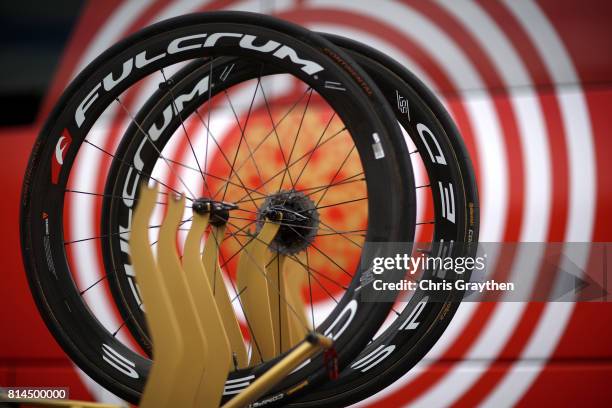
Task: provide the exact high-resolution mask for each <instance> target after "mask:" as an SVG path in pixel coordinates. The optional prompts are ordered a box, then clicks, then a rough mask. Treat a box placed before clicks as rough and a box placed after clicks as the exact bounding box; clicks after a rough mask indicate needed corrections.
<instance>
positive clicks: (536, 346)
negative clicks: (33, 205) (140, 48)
mask: <svg viewBox="0 0 612 408" xmlns="http://www.w3.org/2000/svg"><path fill="white" fill-rule="evenodd" d="M217 9H235V10H250V11H259V12H266V13H271V14H274V15H276V16H278V17H281V18H284V19H288V20H291V21H294V22H296V23H299V24H302V25H305V26H307V27H309V28H313V29H316V30H321V31H326V32H334V33H338V34H341V35H345V36H348V37H352V38H355V39H358V40H360V41H362V42H365V43H367V44H369V45H371V46H374V47H376V48H377V49H379V50H382V51H383V52H385V53H387V54H389V55H391V56H392V57H394V58H396V59H398V60H399V61H400V62H402V63H404V64H405V65H406V66H408V67H409V68H410V69H411V70H412V71H413V72H415V73H416V74H417V75H418V76H419V77H420V78H421V79H422V80H423V81H425V82H426V83H427V84H428V85H429V86H430V87H431V88H432V89H433V90H434V91H435V92H436V93H437V94H438V95H439V96H440V98H441V99H442V100H443V101H444V103H445V105H446V106H447V108H448V110H449V111H450V113H451V115H452V116H453V118H454V119H455V121H456V123H457V124H458V126H459V128H460V130H461V133H462V134H463V136H464V139H465V142H466V144H467V146H468V150H469V152H470V155H471V157H472V159H473V161H474V165H475V168H476V172H477V179H478V185H479V189H480V198H481V207H482V224H481V235H480V239H481V241H486V242H491V241H500V242H501V241H505V242H513V241H533V242H546V241H551V242H563V241H567V242H588V241H602V242H610V241H612V217H611V216H610V210H612V176H610V174H611V173H612V160H610V156H612V136H611V135H612V121H611V120H610V114H609V112H610V110H611V109H612V48H611V47H609V44H607V39H609V38H612V28H608V27H607V25H608V21H609V19H610V17H612V4H609V5H607V4H603V3H601V4H599V2H588V1H581V2H579V1H554V0H545V1H539V2H532V1H506V2H497V1H495V2H493V1H484V0H483V1H477V2H467V1H451V0H448V1H442V2H426V1H410V2H390V1H389V2H387V1H365V0H362V1H348V0H336V1H293V0H275V1H266V0H252V1H231V0H228V1H198V0H189V1H167V0H160V1H126V2H120V1H118V0H112V1H92V2H91V3H90V4H89V5H88V6H87V7H85V9H84V11H83V14H82V16H81V19H80V22H79V23H78V24H77V27H76V29H75V31H74V33H73V36H72V39H71V41H70V43H69V45H68V47H67V48H66V51H65V55H64V57H63V60H62V62H61V64H60V67H59V70H58V72H57V75H56V78H55V81H54V84H53V86H52V88H51V90H50V93H49V95H48V97H47V101H46V103H45V106H44V107H43V109H42V114H41V120H42V119H44V116H45V114H46V113H47V112H48V111H49V109H50V107H51V106H52V105H53V103H54V102H55V101H56V99H57V97H58V95H59V93H60V92H61V90H62V89H63V88H64V87H65V86H66V84H67V82H68V81H69V80H70V79H71V78H72V77H73V76H74V75H75V74H76V73H77V72H78V71H79V70H80V69H82V68H83V66H84V65H85V64H86V63H87V62H89V61H90V60H91V59H93V58H94V57H95V56H97V55H98V54H99V53H100V52H102V51H103V50H104V49H106V48H107V47H108V46H110V45H112V44H113V43H114V42H116V41H118V40H119V39H121V38H123V37H124V36H126V35H128V34H130V33H131V32H134V31H136V30H138V29H139V28H141V27H143V26H146V25H148V24H151V23H153V22H155V21H159V20H162V19H165V18H168V17H172V16H176V15H180V14H184V13H189V12H195V11H205V10H217ZM40 123H41V121H39V123H38V125H37V126H33V127H27V128H14V129H2V130H0V151H1V152H2V153H3V159H2V160H1V161H0V177H1V178H2V186H3V191H4V192H5V197H3V199H2V200H0V206H1V211H0V213H1V214H2V215H1V217H2V234H0V248H2V250H1V251H2V252H1V254H2V283H1V284H0V287H1V291H0V313H1V314H2V318H1V319H0V321H1V322H3V324H2V325H3V327H2V329H1V330H2V335H1V336H0V385H6V386H17V385H19V386H37V385H41V386H42V385H45V386H51V385H56V386H66V385H68V386H70V388H71V396H72V397H74V398H80V399H98V400H104V401H110V400H112V396H110V395H109V394H108V393H106V392H105V391H104V390H103V389H101V388H100V387H99V386H97V384H95V383H93V382H92V381H91V380H89V379H88V378H87V377H86V376H85V375H84V374H83V373H82V372H80V371H79V370H78V369H76V368H75V367H74V366H73V364H72V363H71V362H70V360H69V359H68V358H67V357H66V356H65V354H64V353H63V352H62V351H61V349H60V348H59V347H58V346H57V344H56V343H55V341H54V340H53V339H52V338H51V336H50V335H49V334H48V333H47V330H46V328H45V326H44V324H43V323H42V320H41V319H40V318H39V317H38V314H37V311H36V308H35V306H34V304H33V301H32V300H31V299H30V294H29V290H28V289H27V284H26V280H25V276H24V272H23V267H22V265H21V258H20V249H19V240H18V229H19V228H18V208H19V207H18V194H19V191H20V188H21V177H22V175H23V172H24V169H25V165H26V162H27V158H28V155H29V151H30V149H31V147H32V143H33V140H34V138H35V136H36V133H37V131H38V126H40ZM582 262H583V264H585V265H586V263H587V262H588V253H585V254H584V257H583V259H582ZM521 264H522V262H521V259H520V254H519V255H517V259H516V261H515V262H514V265H515V267H516V268H517V269H518V268H521ZM524 273H525V272H524V271H522V275H521V276H524ZM611 345H612V304H610V303H483V304H477V303H469V304H464V305H462V306H461V308H460V310H459V312H458V314H457V316H456V317H455V318H454V320H453V322H452V323H451V325H450V327H449V328H448V330H447V331H446V333H445V334H444V336H443V337H442V339H441V340H440V341H439V342H438V344H437V345H436V346H435V347H434V349H432V350H431V352H430V353H429V354H428V355H427V357H426V358H425V359H424V360H423V361H422V362H421V363H420V364H419V365H418V366H417V367H416V368H415V369H413V370H412V371H411V372H410V373H408V374H406V375H405V376H404V377H403V378H402V379H401V380H399V381H398V382H396V383H395V384H394V385H392V386H390V387H389V388H387V389H386V390H384V391H382V392H380V393H379V394H377V395H375V396H373V397H371V398H370V399H368V400H367V401H364V402H362V403H361V404H359V406H363V407H366V406H367V407H370V406H371V407H396V406H404V405H409V404H412V405H420V406H447V405H451V404H454V405H461V406H472V405H476V404H482V405H488V406H508V405H513V404H522V405H536V404H538V405H539V404H550V405H554V406H559V405H568V406H569V405H576V404H584V405H587V406H589V405H600V406H610V405H612V391H611V390H610V384H611V383H612V346H611Z"/></svg>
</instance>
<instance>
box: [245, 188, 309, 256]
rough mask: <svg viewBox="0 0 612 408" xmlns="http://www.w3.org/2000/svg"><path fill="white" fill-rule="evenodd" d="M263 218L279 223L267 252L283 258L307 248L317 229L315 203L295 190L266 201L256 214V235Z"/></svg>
mask: <svg viewBox="0 0 612 408" xmlns="http://www.w3.org/2000/svg"><path fill="white" fill-rule="evenodd" d="M266 218H268V219H270V220H272V221H279V222H280V223H281V226H280V228H279V230H278V233H277V234H276V237H275V238H274V240H273V241H272V243H271V244H270V249H272V250H273V251H276V252H279V253H282V254H286V255H294V254H297V253H299V252H301V251H304V250H305V249H306V248H308V246H309V245H310V244H311V243H312V242H313V241H314V238H315V236H316V235H317V230H318V228H319V213H318V211H317V209H316V208H315V203H314V202H313V201H312V200H311V199H310V198H308V196H306V195H305V194H304V193H302V192H300V191H295V190H288V191H279V192H278V193H275V194H272V195H270V196H268V197H267V198H266V199H265V201H264V203H263V204H262V205H261V207H260V208H259V211H258V214H257V232H259V231H260V230H261V228H262V227H263V225H264V222H265V220H266Z"/></svg>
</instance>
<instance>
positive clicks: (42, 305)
mask: <svg viewBox="0 0 612 408" xmlns="http://www.w3.org/2000/svg"><path fill="white" fill-rule="evenodd" d="M227 21H231V23H233V24H242V25H248V24H256V25H257V27H258V29H261V27H262V26H265V27H266V29H267V30H269V31H272V30H277V34H278V33H285V34H286V33H292V35H293V36H294V37H295V38H300V41H307V42H308V43H309V44H310V47H314V45H313V44H315V45H316V46H317V47H319V49H325V50H327V52H328V53H331V55H332V56H333V57H329V54H328V60H326V64H332V63H335V64H337V66H338V67H343V66H344V68H343V69H346V67H347V66H349V67H352V68H351V71H350V72H349V73H347V72H346V71H342V72H341V71H340V70H338V73H337V74H338V75H339V76H340V77H342V79H343V80H345V81H346V84H347V86H350V87H352V88H353V90H355V89H360V90H361V91H360V92H361V94H362V95H363V96H364V97H365V99H364V101H360V103H364V104H367V105H369V106H370V107H371V108H373V111H376V112H378V115H379V116H378V117H377V118H376V119H375V120H374V123H376V124H377V126H380V128H379V129H380V132H381V134H380V137H381V139H382V140H383V142H384V143H388V140H389V134H392V133H394V134H395V135H396V136H397V134H399V129H395V127H396V126H395V124H393V125H391V127H389V125H388V124H384V123H381V120H380V117H381V116H383V117H384V116H385V115H387V116H390V114H389V112H390V109H389V107H388V106H386V104H385V103H384V100H383V98H382V96H381V95H380V93H379V91H378V90H377V89H376V88H375V86H374V85H372V83H371V81H370V80H369V78H368V77H367V75H366V74H365V73H363V72H362V70H361V69H360V68H359V67H357V66H352V65H351V63H352V61H351V60H350V58H349V57H347V56H346V55H345V54H344V53H342V52H341V51H339V50H336V49H335V47H334V46H333V45H332V44H331V43H329V42H327V41H325V40H322V39H321V38H320V37H318V36H315V35H313V34H312V33H310V32H307V31H306V30H304V29H301V28H298V27H296V26H293V25H291V24H288V23H285V22H279V21H278V20H275V19H271V18H268V17H263V16H261V15H255V14H251V13H236V12H227V13H225V12H224V13H209V14H206V15H203V14H198V15H191V16H183V17H178V18H175V19H171V20H167V21H165V22H161V23H158V24H155V25H154V26H151V27H149V28H147V29H145V30H143V31H141V32H139V33H137V34H135V35H133V36H131V37H129V38H128V39H126V40H124V41H122V42H120V43H119V44H117V45H115V46H114V47H112V48H111V49H109V50H108V51H106V52H105V53H103V54H102V55H101V56H100V57H98V58H97V59H96V60H95V61H94V62H93V63H92V64H91V65H90V66H88V67H87V68H86V69H85V70H84V71H83V73H81V74H80V75H79V76H78V77H77V79H75V81H73V83H72V84H71V85H70V86H69V87H68V89H67V90H66V91H65V93H64V94H63V96H62V97H61V98H60V101H59V103H58V105H57V106H56V108H55V109H54V110H53V112H52V113H51V115H50V117H49V119H48V121H47V123H46V124H45V126H44V127H43V130H42V132H41V134H40V135H39V137H38V139H37V141H36V143H35V145H34V148H33V151H32V154H31V157H30V161H29V164H28V168H27V171H26V175H25V178H24V185H23V190H22V197H21V241H22V253H23V259H24V264H25V266H26V271H27V273H28V280H29V282H30V287H31V290H32V293H33V296H34V298H35V300H36V303H37V306H38V307H39V311H40V312H41V314H42V315H43V318H44V320H45V322H46V324H47V326H48V327H49V329H50V331H51V332H52V333H53V334H54V337H55V338H56V339H57V341H58V342H59V343H60V345H61V346H62V347H63V348H64V350H66V351H67V352H68V354H69V355H70V356H71V357H72V359H73V360H74V361H75V362H76V363H77V364H78V365H79V366H80V367H81V368H83V369H84V370H85V371H86V372H88V373H89V374H90V375H92V377H93V378H94V380H96V381H98V382H101V383H104V384H105V385H106V386H108V387H109V388H110V389H111V391H113V392H115V393H116V394H118V395H119V396H122V397H124V398H126V399H129V400H131V401H135V400H137V397H138V393H137V392H135V391H134V388H133V387H131V386H130V385H127V386H126V385H125V384H120V383H119V382H118V381H116V380H114V379H113V377H112V376H109V375H106V374H105V373H98V372H95V370H94V369H93V368H94V366H95V365H94V364H93V363H92V361H91V358H92V356H86V355H85V354H86V353H87V351H85V350H83V349H82V348H79V347H77V346H76V345H75V343H74V339H71V338H70V337H69V336H67V334H66V333H65V331H64V330H65V328H64V326H63V322H61V321H60V319H58V317H57V313H58V311H60V310H64V309H65V308H66V305H68V303H65V302H67V300H66V299H50V298H48V297H47V296H46V294H45V290H46V289H45V286H47V285H52V284H53V281H52V280H51V278H49V277H48V276H45V273H46V272H50V269H51V272H53V273H55V272H56V271H55V270H54V268H55V267H56V266H51V265H50V264H46V265H45V262H46V261H47V260H46V259H45V256H43V254H44V253H45V252H44V251H45V246H44V245H40V246H37V245H35V244H34V243H33V242H32V236H33V230H35V231H34V235H37V236H39V237H42V236H43V235H44V234H42V233H40V232H41V231H43V228H44V226H47V227H49V225H50V224H49V223H50V222H55V219H61V218H62V215H61V214H58V213H57V211H56V212H54V213H53V214H51V213H47V212H45V211H43V210H44V209H46V208H43V205H42V204H40V203H34V205H33V201H32V200H36V199H40V198H41V197H42V196H44V195H45V193H49V189H46V190H44V191H40V190H41V186H39V185H37V184H36V181H39V180H40V177H41V176H46V177H48V174H47V173H49V168H48V166H49V167H50V163H49V162H50V156H51V154H50V152H51V150H52V148H53V147H54V146H55V145H56V143H57V140H58V138H59V134H60V133H61V131H62V129H61V128H62V127H63V126H58V123H57V122H58V121H59V120H60V119H62V120H66V118H65V117H64V116H66V115H68V113H67V112H66V111H67V110H68V109H67V108H66V106H67V105H69V104H70V103H72V104H76V103H77V102H78V101H77V97H82V96H83V95H84V92H85V91H84V90H83V89H89V88H88V87H86V85H87V84H88V83H89V82H93V83H94V84H95V83H97V81H96V80H93V79H95V77H96V76H97V77H99V78H100V79H101V78H102V77H103V76H104V75H102V74H107V72H109V71H108V70H107V71H105V70H103V69H101V68H99V67H98V65H102V67H105V66H107V65H110V63H109V64H106V61H108V60H109V59H111V58H117V57H119V56H122V55H124V54H127V52H128V51H131V50H132V49H133V48H135V47H136V46H137V45H138V44H140V43H142V42H144V41H146V39H147V38H154V37H155V36H156V35H164V32H165V31H167V30H173V29H175V28H176V27H175V25H178V26H181V25H183V27H187V28H189V30H188V29H186V28H185V29H183V30H182V34H186V33H193V32H197V31H196V28H198V27H199V26H200V25H201V24H214V23H223V22H226V23H227ZM236 21H239V23H236ZM188 26H189V27H188ZM190 30H191V31H190ZM166 34H167V33H166ZM268 34H269V33H268ZM177 36H178V34H175V37H174V39H176V38H178V37H177ZM278 36H279V35H277V37H278ZM295 38H294V39H295ZM170 39H172V37H170ZM158 40H159V38H158ZM159 41H161V40H159ZM296 41H297V40H296ZM130 47H131V48H130ZM132 55H136V53H134V54H132ZM186 55H198V56H199V55H200V53H196V51H193V52H192V51H189V52H187V53H186V54H184V55H183V56H184V57H185V58H187V56H186ZM130 57H131V56H130ZM180 59H181V58H180V57H179V58H177V59H171V60H172V61H178V60H180ZM334 59H335V60H334ZM320 62H321V63H323V61H322V60H321V61H320ZM330 66H331V65H330ZM144 72H145V71H144V70H143V73H142V75H141V76H140V77H138V78H129V80H130V81H135V80H136V79H139V78H142V77H143V76H144V75H145V73H144ZM90 79H91V81H90ZM130 84H131V83H130ZM109 95H112V93H109ZM100 99H103V98H102V97H101V98H100ZM78 100H82V99H80V98H79V99H78ZM374 102H379V103H374ZM98 110H100V109H98ZM85 123H86V126H85V128H86V127H87V126H91V123H89V122H87V120H86V121H85ZM383 129H384V130H383ZM75 140H76V138H75ZM77 142H79V143H82V140H77ZM75 145H76V142H75V144H74V145H72V146H71V149H69V152H68V153H67V156H66V157H67V158H66V160H68V158H69V157H70V155H71V154H72V155H73V156H74V154H75V149H74V146H75ZM73 158H74V157H72V159H73ZM397 159H398V160H397V163H396V164H395V166H398V165H399V163H402V161H403V160H404V161H405V159H402V158H401V157H398V158H397ZM43 167H45V168H44V169H43ZM403 167H406V168H407V169H408V170H407V171H408V172H410V171H411V169H410V168H409V166H403ZM59 177H60V179H62V177H63V178H66V174H65V172H64V173H60V176H59ZM53 193H54V194H52V195H50V196H49V197H46V199H51V196H52V197H53V198H54V199H57V198H58V193H57V192H56V191H55V192H53ZM397 195H398V197H405V193H404V192H401V191H398V192H397ZM62 197H63V196H62ZM401 201H402V202H403V203H404V205H410V204H409V203H411V202H412V201H411V200H410V199H406V200H401ZM406 203H408V204H406ZM393 212H394V213H396V214H397V217H398V218H399V219H400V220H402V219H404V216H405V215H403V214H402V213H401V211H400V208H394V211H393ZM56 216H57V218H55V217H56ZM38 217H41V218H40V219H38ZM49 218H51V219H52V221H49ZM37 219H38V221H39V223H36V220H37ZM41 219H42V220H44V221H43V222H40V221H41ZM51 230H52V233H53V234H57V236H62V234H61V227H60V226H58V225H51ZM402 234H404V231H401V230H399V231H397V233H396V234H394V235H396V236H397V237H398V238H401V236H402ZM47 237H48V236H47ZM42 241H44V240H42V239H41V242H42ZM41 242H37V244H41ZM47 245H49V244H48V242H47ZM49 251H50V252H52V253H54V254H57V253H59V254H60V255H61V254H62V252H61V250H60V251H59V252H58V250H57V249H56V248H51V249H50V250H49ZM74 289H75V288H72V290H74ZM62 300H64V302H62ZM73 306H74V305H73ZM69 308H70V306H69ZM64 312H65V310H64ZM72 312H73V311H72V310H70V311H69V312H65V313H72ZM384 314H386V313H381V312H379V313H372V321H375V320H376V317H377V316H380V317H381V318H384V316H383V315H384ZM82 324H83V325H84V326H83V328H84V329H85V330H82V331H83V332H86V330H87V329H88V328H89V326H87V323H86V322H82ZM362 327H364V326H363V325H362ZM370 329H371V328H370ZM362 330H364V331H368V330H367V329H366V328H363V329H362ZM370 331H371V330H370ZM363 338H364V336H354V337H353V338H352V339H351V340H350V341H348V339H347V344H346V345H344V346H343V350H342V351H341V352H345V353H346V356H344V357H343V359H344V360H346V359H347V358H348V357H347V356H348V355H349V354H356V353H357V352H358V350H359V349H360V348H361V346H362V345H363V344H362V343H363V342H365V341H366V340H363ZM98 359H99V358H98ZM343 359H341V362H342V361H343ZM318 371H319V372H320V373H319V374H317V375H322V373H323V370H322V369H320V370H318ZM313 375H315V374H313ZM284 387H285V388H287V387H286V385H285V386H284ZM281 388H282V387H281Z"/></svg>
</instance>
